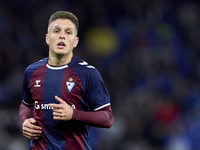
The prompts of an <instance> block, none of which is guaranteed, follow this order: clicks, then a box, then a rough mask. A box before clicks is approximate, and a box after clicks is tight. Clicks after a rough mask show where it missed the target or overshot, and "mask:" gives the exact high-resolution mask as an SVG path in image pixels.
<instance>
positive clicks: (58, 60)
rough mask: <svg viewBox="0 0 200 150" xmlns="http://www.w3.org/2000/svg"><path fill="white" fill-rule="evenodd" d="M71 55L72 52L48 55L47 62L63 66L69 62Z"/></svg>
mask: <svg viewBox="0 0 200 150" xmlns="http://www.w3.org/2000/svg"><path fill="white" fill-rule="evenodd" d="M72 57H73V53H70V54H69V55H67V56H66V55H55V56H52V55H49V60H48V64H49V65H51V66H64V65H67V64H69V63H70V62H71V60H72Z"/></svg>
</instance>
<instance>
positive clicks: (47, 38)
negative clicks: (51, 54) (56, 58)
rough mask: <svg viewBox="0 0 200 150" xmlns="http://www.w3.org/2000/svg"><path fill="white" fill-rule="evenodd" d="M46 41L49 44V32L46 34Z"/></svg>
mask: <svg viewBox="0 0 200 150" xmlns="http://www.w3.org/2000/svg"><path fill="white" fill-rule="evenodd" d="M46 43H47V45H49V35H48V34H46Z"/></svg>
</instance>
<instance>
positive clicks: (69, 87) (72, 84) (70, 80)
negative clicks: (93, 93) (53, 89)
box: [66, 78, 75, 92]
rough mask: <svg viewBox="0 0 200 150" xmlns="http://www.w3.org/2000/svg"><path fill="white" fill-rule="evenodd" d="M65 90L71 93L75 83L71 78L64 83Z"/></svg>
mask: <svg viewBox="0 0 200 150" xmlns="http://www.w3.org/2000/svg"><path fill="white" fill-rule="evenodd" d="M66 85H67V88H68V90H69V92H71V90H72V89H73V87H74V85H75V82H73V79H72V78H69V81H67V82H66Z"/></svg>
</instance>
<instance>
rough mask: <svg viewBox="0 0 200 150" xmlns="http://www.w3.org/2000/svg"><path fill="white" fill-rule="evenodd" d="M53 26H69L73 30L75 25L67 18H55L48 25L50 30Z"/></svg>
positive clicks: (64, 27)
mask: <svg viewBox="0 0 200 150" xmlns="http://www.w3.org/2000/svg"><path fill="white" fill-rule="evenodd" d="M54 28H62V29H66V28H70V29H72V30H75V25H74V24H73V23H72V22H71V20H69V19H57V20H55V21H53V22H52V23H51V24H50V25H49V29H50V30H51V29H54Z"/></svg>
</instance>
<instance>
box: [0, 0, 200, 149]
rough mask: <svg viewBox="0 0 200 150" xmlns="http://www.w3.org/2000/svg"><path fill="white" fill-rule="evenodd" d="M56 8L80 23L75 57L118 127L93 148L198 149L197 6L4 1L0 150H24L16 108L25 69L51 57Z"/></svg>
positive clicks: (181, 2)
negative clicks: (107, 101)
mask: <svg viewBox="0 0 200 150" xmlns="http://www.w3.org/2000/svg"><path fill="white" fill-rule="evenodd" d="M57 10H68V11H71V12H73V13H74V14H75V15H76V16H77V17H78V18H79V21H80V28H79V33H78V36H79V37H80V42H79V44H78V47H77V48H75V50H74V54H75V55H77V56H78V57H80V58H82V59H84V60H85V61H87V62H88V63H90V64H91V65H93V66H95V67H96V68H97V69H98V70H99V71H100V73H101V75H102V77H103V79H104V81H105V84H106V86H107V88H108V91H109V93H110V96H111V104H112V109H113V112H114V117H115V123H114V125H113V127H112V128H111V129H96V128H92V130H91V144H92V147H93V149H94V150H199V149H200V142H199V141H200V84H199V82H200V3H199V1H197V0H196V1H195V0H85V1H81V0H68V1H67V0H66V1H64V0H56V1H54V0H48V1H47V0H1V1H0V150H27V149H28V145H29V140H28V139H26V138H25V137H23V136H22V132H21V122H20V119H19V114H18V111H19V105H20V103H21V100H22V81H23V73H24V70H25V68H26V67H27V66H28V65H29V64H31V63H33V62H35V61H38V60H40V59H42V58H44V57H47V56H48V46H47V45H46V43H45V34H46V31H47V22H48V19H49V17H50V15H51V14H52V13H54V12H55V11H57Z"/></svg>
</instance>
